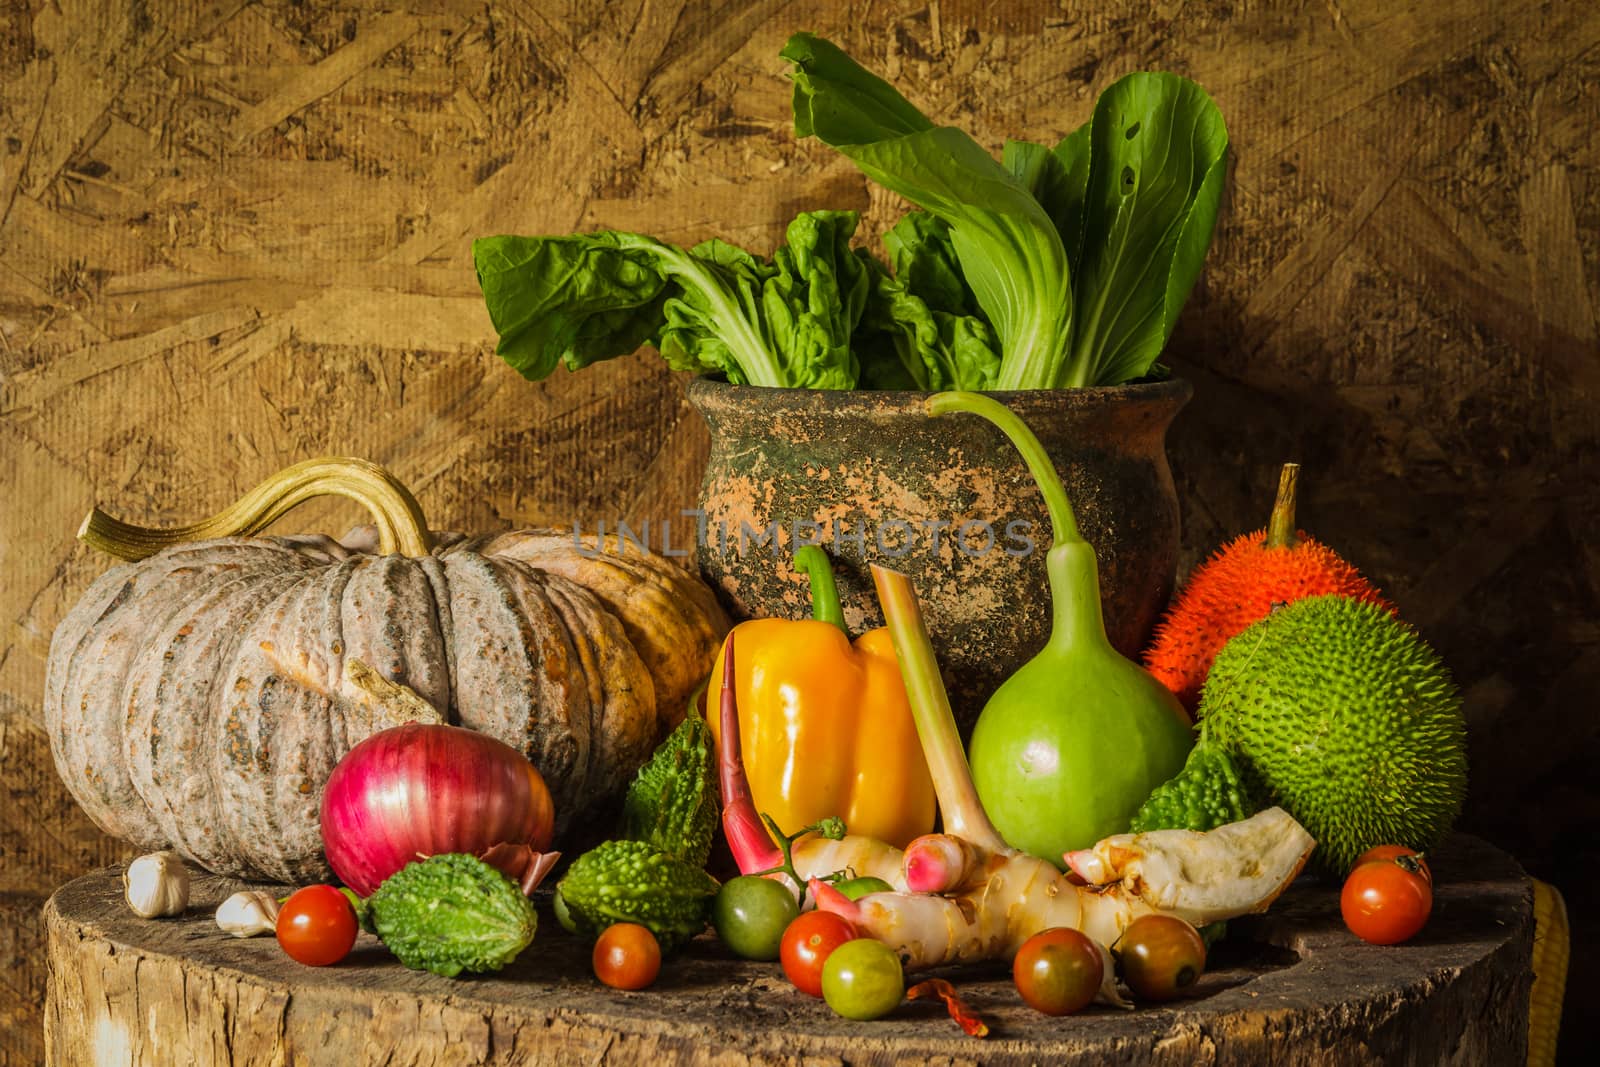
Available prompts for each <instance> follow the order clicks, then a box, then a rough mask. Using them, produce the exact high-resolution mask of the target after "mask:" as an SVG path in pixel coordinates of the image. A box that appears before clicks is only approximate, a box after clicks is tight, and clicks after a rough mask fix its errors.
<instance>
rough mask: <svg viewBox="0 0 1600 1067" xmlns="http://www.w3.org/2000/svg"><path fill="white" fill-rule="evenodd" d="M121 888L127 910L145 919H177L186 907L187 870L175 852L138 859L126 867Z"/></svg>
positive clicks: (152, 854) (187, 890)
mask: <svg viewBox="0 0 1600 1067" xmlns="http://www.w3.org/2000/svg"><path fill="white" fill-rule="evenodd" d="M122 887H123V892H124V895H125V896H126V897H127V898H128V907H130V908H132V909H133V913H134V914H135V915H139V916H141V917H143V918H146V919H154V918H156V917H157V916H159V915H178V914H181V913H182V912H183V909H184V908H187V907H188V906H189V869H188V868H187V867H185V866H184V865H183V860H182V858H181V857H179V855H178V854H177V853H176V852H152V853H151V854H150V855H148V856H140V857H139V858H138V859H136V860H134V861H133V862H132V863H130V864H128V870H127V872H126V873H125V874H123V876H122Z"/></svg>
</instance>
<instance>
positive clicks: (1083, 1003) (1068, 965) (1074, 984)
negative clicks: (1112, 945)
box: [1011, 926, 1105, 1015]
mask: <svg viewBox="0 0 1600 1067" xmlns="http://www.w3.org/2000/svg"><path fill="white" fill-rule="evenodd" d="M1104 978H1105V958H1104V957H1102V956H1101V955H1100V946H1099V945H1096V944H1095V943H1094V942H1093V941H1091V940H1090V939H1089V937H1088V935H1086V934H1084V933H1081V932H1080V931H1077V930H1071V929H1068V928H1067V927H1065V926H1057V927H1053V928H1051V929H1049V930H1041V931H1039V932H1038V933H1036V934H1034V935H1033V936H1032V937H1030V938H1028V940H1026V941H1024V942H1023V943H1022V947H1021V948H1020V949H1018V950H1017V958H1016V959H1015V960H1013V961H1012V962H1011V979H1012V981H1014V982H1015V983H1016V984H1017V992H1018V993H1019V994H1021V995H1022V1001H1023V1003H1025V1004H1027V1005H1028V1007H1030V1008H1032V1009H1033V1010H1034V1011H1042V1012H1044V1013H1045V1014H1046V1015H1071V1014H1072V1013H1073V1012H1075V1011H1081V1010H1082V1009H1084V1008H1086V1007H1088V1006H1089V1002H1090V1001H1092V1000H1093V999H1094V995H1095V994H1096V993H1098V992H1099V991H1100V982H1101V980H1102V979H1104Z"/></svg>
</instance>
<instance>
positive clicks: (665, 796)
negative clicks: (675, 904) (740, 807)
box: [622, 709, 717, 867]
mask: <svg viewBox="0 0 1600 1067" xmlns="http://www.w3.org/2000/svg"><path fill="white" fill-rule="evenodd" d="M716 826H717V791H716V779H715V778H714V777H713V767H712V762H711V730H710V729H709V728H708V727H707V726H706V720H705V718H704V717H703V716H701V714H700V713H699V711H698V710H695V709H691V710H690V711H689V714H688V715H687V716H685V718H684V720H683V722H681V723H679V724H678V727H677V729H675V730H673V731H672V733H671V734H669V735H668V736H667V739H666V740H665V741H663V742H662V743H661V746H660V747H659V748H657V749H656V751H655V755H653V756H651V757H650V760H649V762H647V763H646V764H645V765H644V766H643V767H641V768H639V773H638V775H637V776H636V777H635V778H634V780H633V784H631V785H630V786H628V795H627V798H626V799H625V800H624V801H623V804H622V836H623V837H625V838H628V839H629V840H632V841H643V842H644V843H646V844H648V845H650V846H651V847H652V848H654V849H655V850H656V851H657V852H666V853H670V854H671V855H674V856H677V857H678V858H679V859H681V860H683V861H685V862H686V863H689V864H692V865H693V866H696V867H704V866H705V863H706V859H707V858H708V857H709V856H710V855H711V837H712V834H713V833H714V832H715V831H716Z"/></svg>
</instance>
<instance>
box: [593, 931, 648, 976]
mask: <svg viewBox="0 0 1600 1067" xmlns="http://www.w3.org/2000/svg"><path fill="white" fill-rule="evenodd" d="M660 973H661V944H660V942H658V941H657V940H656V935H655V934H652V933H651V932H650V931H649V929H647V928H646V927H643V926H640V925H639V924H638V923H612V924H611V925H610V926H608V927H606V929H605V932H604V933H602V934H601V935H600V940H598V941H596V942H595V943H594V976H595V977H596V978H598V979H600V981H602V982H604V983H605V984H606V985H608V986H610V987H611V988H612V989H643V988H644V987H645V986H647V985H649V984H650V983H651V982H654V981H655V980H656V975H658V974H660Z"/></svg>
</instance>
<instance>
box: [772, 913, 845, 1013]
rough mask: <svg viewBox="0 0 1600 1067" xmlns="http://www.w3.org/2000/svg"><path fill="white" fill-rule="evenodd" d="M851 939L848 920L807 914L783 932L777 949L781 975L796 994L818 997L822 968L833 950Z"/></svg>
mask: <svg viewBox="0 0 1600 1067" xmlns="http://www.w3.org/2000/svg"><path fill="white" fill-rule="evenodd" d="M855 937H856V928H855V927H854V926H852V925H850V920H849V919H846V918H844V917H843V916H839V915H835V914H833V912H831V911H808V912H806V913H805V914H803V915H801V916H800V917H799V918H797V919H795V920H794V921H793V922H791V923H790V924H789V925H788V927H787V928H785V929H784V931H783V941H782V943H781V944H780V945H779V946H778V958H779V959H780V960H782V961H783V973H784V974H786V975H788V976H789V981H791V982H793V983H794V987H795V988H796V989H798V990H800V992H802V993H809V994H810V995H811V996H814V997H820V996H822V965H823V964H824V963H827V962H828V956H829V955H831V954H832V953H833V950H834V949H836V948H838V947H839V946H840V945H842V944H844V943H845V942H846V941H853V940H855Z"/></svg>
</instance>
